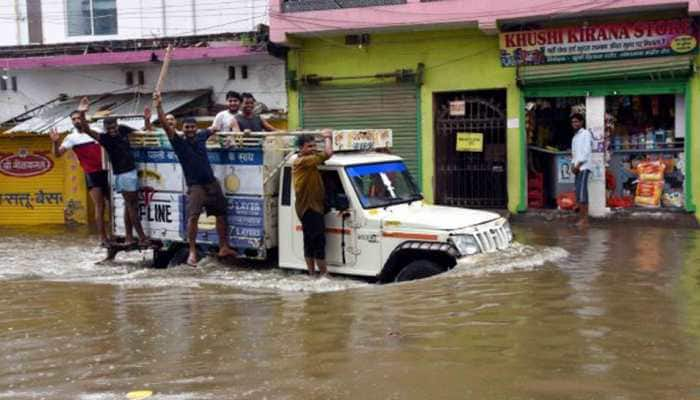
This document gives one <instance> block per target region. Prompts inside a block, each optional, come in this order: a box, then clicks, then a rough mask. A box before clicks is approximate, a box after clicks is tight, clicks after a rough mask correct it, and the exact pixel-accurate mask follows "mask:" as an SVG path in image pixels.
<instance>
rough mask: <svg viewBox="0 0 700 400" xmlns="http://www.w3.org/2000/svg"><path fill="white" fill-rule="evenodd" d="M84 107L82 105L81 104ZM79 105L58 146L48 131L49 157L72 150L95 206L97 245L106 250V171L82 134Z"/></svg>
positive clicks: (91, 141)
mask: <svg viewBox="0 0 700 400" xmlns="http://www.w3.org/2000/svg"><path fill="white" fill-rule="evenodd" d="M83 106H84V105H83ZM83 106H81V107H80V108H79V109H78V110H76V111H73V112H72V113H71V114H70V119H71V122H72V123H73V131H72V132H71V133H69V134H68V135H67V136H66V137H65V138H64V139H63V142H62V143H61V144H60V145H59V144H58V141H59V140H60V139H61V136H60V134H59V132H58V131H57V130H53V131H51V133H49V137H50V138H51V141H52V142H53V154H54V156H56V157H61V156H62V155H63V154H65V153H66V152H67V151H68V150H71V149H72V150H73V152H75V155H76V156H77V157H78V161H80V166H81V167H82V168H83V171H84V172H85V178H86V182H87V188H88V192H89V193H90V198H91V199H92V202H93V204H94V205H95V224H96V225H97V231H98V232H99V234H100V241H101V242H100V246H102V247H105V248H106V247H109V236H107V229H106V226H105V222H104V210H105V201H109V200H108V199H109V182H108V179H107V170H105V169H104V167H103V166H102V148H101V147H100V145H99V144H98V143H97V141H96V140H95V139H94V138H92V136H90V135H88V134H87V133H86V132H85V124H84V121H85V112H86V111H87V108H84V107H83Z"/></svg>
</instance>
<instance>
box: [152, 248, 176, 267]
mask: <svg viewBox="0 0 700 400" xmlns="http://www.w3.org/2000/svg"><path fill="white" fill-rule="evenodd" d="M172 259H173V252H172V251H167V250H153V264H152V267H153V268H158V269H163V268H168V265H169V264H170V260H172Z"/></svg>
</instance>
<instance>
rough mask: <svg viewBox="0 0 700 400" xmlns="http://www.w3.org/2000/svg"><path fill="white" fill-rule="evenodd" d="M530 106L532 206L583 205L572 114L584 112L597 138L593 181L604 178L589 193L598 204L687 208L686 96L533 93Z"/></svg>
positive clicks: (530, 206) (671, 94)
mask: <svg viewBox="0 0 700 400" xmlns="http://www.w3.org/2000/svg"><path fill="white" fill-rule="evenodd" d="M598 100H599V101H598ZM525 107H526V123H525V128H526V132H527V141H528V164H527V165H528V207H529V208H531V209H532V208H560V209H571V208H574V207H575V199H574V194H573V190H574V187H573V186H574V175H573V174H572V172H571V139H572V137H573V135H574V132H573V129H572V128H571V124H570V116H571V115H572V114H574V113H579V114H582V115H584V116H586V121H587V123H588V124H589V126H587V127H586V128H587V129H589V130H590V131H591V132H592V133H593V137H594V141H593V152H594V153H593V164H594V165H597V167H595V168H594V171H593V173H592V177H591V180H590V185H591V187H593V185H594V184H596V182H598V183H597V184H599V185H600V190H599V191H598V192H597V193H596V194H595V195H594V194H593V193H590V192H589V196H590V201H591V202H593V201H594V200H597V201H598V202H599V203H600V204H601V205H602V206H604V207H607V208H608V209H634V208H641V207H643V208H652V209H658V210H666V211H674V210H675V211H680V210H683V208H684V197H685V196H684V193H685V176H684V171H685V168H684V165H685V155H684V148H685V144H684V141H685V115H686V112H685V99H684V95H683V94H676V93H662V94H650V95H620V94H614V95H608V96H605V97H602V96H601V97H527V98H526V105H525ZM591 121H593V123H592V122H591ZM590 125H595V126H590ZM596 196H599V198H598V197H596ZM594 197H596V199H594Z"/></svg>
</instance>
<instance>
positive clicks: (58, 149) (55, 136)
mask: <svg viewBox="0 0 700 400" xmlns="http://www.w3.org/2000/svg"><path fill="white" fill-rule="evenodd" d="M49 138H50V139H51V142H52V144H53V145H52V146H51V149H52V150H53V155H54V156H56V157H61V156H62V155H63V154H65V152H66V151H68V150H66V148H65V147H63V146H61V145H60V144H59V141H60V140H61V135H60V134H59V133H58V131H57V130H56V128H53V129H52V130H51V132H49Z"/></svg>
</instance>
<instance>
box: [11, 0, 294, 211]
mask: <svg viewBox="0 0 700 400" xmlns="http://www.w3.org/2000/svg"><path fill="white" fill-rule="evenodd" d="M0 20H1V21H2V23H0V69H2V74H1V75H0V105H1V107H0V122H3V121H4V124H2V126H0V131H2V130H7V132H6V133H5V134H2V133H0V224H15V223H16V224H25V223H26V224H36V223H56V222H60V221H61V220H64V221H77V222H84V221H85V219H86V216H87V218H89V217H90V216H91V214H90V213H88V212H86V210H87V209H88V207H89V205H88V199H87V197H86V194H85V189H84V182H83V177H82V175H81V173H80V169H79V167H78V166H77V164H76V163H75V159H74V157H73V156H72V154H68V156H67V157H63V158H61V159H56V158H54V157H53V155H52V154H51V143H50V140H49V139H48V138H47V137H46V136H45V135H46V134H47V133H48V131H49V130H51V129H53V128H56V129H59V130H60V131H62V132H65V131H66V130H67V129H70V125H69V124H68V125H66V116H67V114H68V113H69V112H70V110H71V108H70V107H73V108H74V107H75V106H76V104H77V99H79V98H80V97H81V96H89V97H90V98H91V100H92V101H93V102H94V104H93V107H92V109H91V110H94V111H105V110H111V111H114V112H115V113H118V114H119V115H131V116H134V115H136V114H140V113H142V112H143V109H144V106H145V105H147V104H150V97H151V93H152V92H153V90H154V88H155V87H156V84H157V81H158V77H159V75H160V71H161V68H162V66H163V60H164V58H165V48H166V47H167V46H168V45H172V46H173V52H172V61H171V63H170V68H169V71H168V74H167V77H166V79H165V81H164V82H163V86H162V87H161V91H162V92H164V97H163V100H164V106H165V107H166V108H167V107H171V111H173V112H176V113H177V112H178V111H179V113H180V114H179V115H190V116H198V117H203V118H202V119H203V120H206V119H207V117H212V116H213V114H214V113H215V112H217V111H219V110H221V109H223V108H225V96H226V93H227V92H228V91H231V90H233V91H238V92H241V93H242V92H250V93H252V94H253V95H254V96H255V97H256V99H257V100H258V101H259V102H261V103H263V104H264V105H265V106H266V107H263V109H265V108H266V109H267V110H274V111H281V112H280V113H277V114H276V115H282V116H284V113H285V109H286V105H287V98H286V96H287V93H286V89H285V73H286V71H285V58H284V53H283V52H279V51H278V49H277V48H276V47H275V46H273V45H271V44H270V42H269V40H268V30H267V27H266V26H265V24H266V23H267V22H268V11H267V3H266V2H265V1H264V0H250V1H248V0H235V1H232V2H227V3H221V2H214V1H211V0H164V1H155V2H154V1H141V0H60V1H53V0H50V1H46V0H43V1H42V0H12V1H4V2H2V4H0ZM98 108H99V110H98ZM166 111H167V110H166ZM59 114H60V115H59ZM49 116H51V117H49ZM136 120H137V121H135V122H134V124H136V125H134V126H136V127H137V128H138V127H140V126H142V125H141V123H142V120H140V119H138V118H137V119H136ZM121 121H122V123H126V122H129V121H126V120H125V119H122V120H121ZM203 123H204V122H203ZM275 123H277V125H280V126H285V121H284V118H283V117H282V118H280V120H278V121H276V122H275ZM137 125H138V126H137ZM39 166H41V168H39ZM45 193H51V194H52V196H50V197H48V199H50V200H51V203H48V202H47V197H46V196H45V195H44V194H45ZM59 200H60V201H59Z"/></svg>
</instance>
